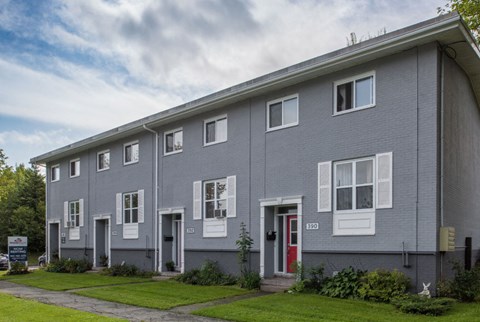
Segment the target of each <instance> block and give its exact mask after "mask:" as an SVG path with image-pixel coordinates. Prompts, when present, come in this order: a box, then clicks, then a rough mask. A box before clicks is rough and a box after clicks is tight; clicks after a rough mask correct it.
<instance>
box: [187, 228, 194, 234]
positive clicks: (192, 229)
mask: <svg viewBox="0 0 480 322" xmlns="http://www.w3.org/2000/svg"><path fill="white" fill-rule="evenodd" d="M187 234H195V228H187Z"/></svg>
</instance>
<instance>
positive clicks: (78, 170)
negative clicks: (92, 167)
mask: <svg viewBox="0 0 480 322" xmlns="http://www.w3.org/2000/svg"><path fill="white" fill-rule="evenodd" d="M72 163H74V164H75V174H73V175H72ZM77 163H78V166H77ZM68 173H69V174H70V178H76V177H79V176H80V158H76V159H73V160H70V162H69V163H68Z"/></svg>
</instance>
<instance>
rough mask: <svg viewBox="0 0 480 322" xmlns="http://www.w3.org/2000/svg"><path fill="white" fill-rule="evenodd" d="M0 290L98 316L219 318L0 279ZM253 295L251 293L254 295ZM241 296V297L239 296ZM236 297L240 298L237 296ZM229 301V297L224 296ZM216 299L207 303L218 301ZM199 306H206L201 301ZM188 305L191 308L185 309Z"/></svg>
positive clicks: (204, 319)
mask: <svg viewBox="0 0 480 322" xmlns="http://www.w3.org/2000/svg"><path fill="white" fill-rule="evenodd" d="M0 292H2V293H6V294H10V295H13V296H16V297H20V298H24V299H30V300H35V301H38V302H41V303H45V304H51V305H57V306H63V307H67V308H71V309H76V310H80V311H85V312H91V313H95V314H98V315H103V316H108V317H115V318H122V319H127V320H129V321H134V322H137V321H138V322H140V321H151V322H153V321H168V322H170V321H186V322H190V321H217V322H218V321H221V320H219V319H212V318H205V317H200V316H194V315H190V314H188V313H189V312H191V310H193V309H194V307H191V306H186V307H184V309H183V310H175V309H172V310H171V311H161V310H154V309H148V308H142V307H138V306H133V305H126V304H119V303H113V302H107V301H102V300H97V299H93V298H88V297H83V296H80V295H76V294H72V293H68V292H57V291H47V290H43V289H39V288H34V287H29V286H24V285H20V284H15V283H11V282H7V281H0ZM255 295H256V294H252V296H255ZM242 298H245V296H242ZM238 299H240V298H238ZM225 300H230V299H225ZM220 301H221V300H219V301H214V302H211V303H212V305H213V304H214V303H217V302H218V303H222V302H220ZM203 305H208V304H207V303H204V304H203ZM189 307H191V308H190V309H189Z"/></svg>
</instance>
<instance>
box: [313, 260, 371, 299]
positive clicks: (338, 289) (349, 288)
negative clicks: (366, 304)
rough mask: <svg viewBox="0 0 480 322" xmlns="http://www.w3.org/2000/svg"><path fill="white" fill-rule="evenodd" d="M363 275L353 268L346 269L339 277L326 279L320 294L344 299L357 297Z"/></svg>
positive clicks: (339, 273)
mask: <svg viewBox="0 0 480 322" xmlns="http://www.w3.org/2000/svg"><path fill="white" fill-rule="evenodd" d="M363 274H364V272H363V271H361V270H355V269H354V268H353V267H351V266H350V267H348V268H344V269H343V270H341V271H340V272H338V274H337V275H335V276H333V277H327V278H326V279H325V281H324V283H323V287H322V290H321V291H320V294H322V295H325V296H329V297H339V298H342V299H344V298H354V297H357V296H358V288H359V287H360V278H361V277H362V275H363Z"/></svg>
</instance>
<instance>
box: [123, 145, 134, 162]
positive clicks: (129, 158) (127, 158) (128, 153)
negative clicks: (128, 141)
mask: <svg viewBox="0 0 480 322" xmlns="http://www.w3.org/2000/svg"><path fill="white" fill-rule="evenodd" d="M130 161H132V146H131V145H127V146H125V162H130Z"/></svg>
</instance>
